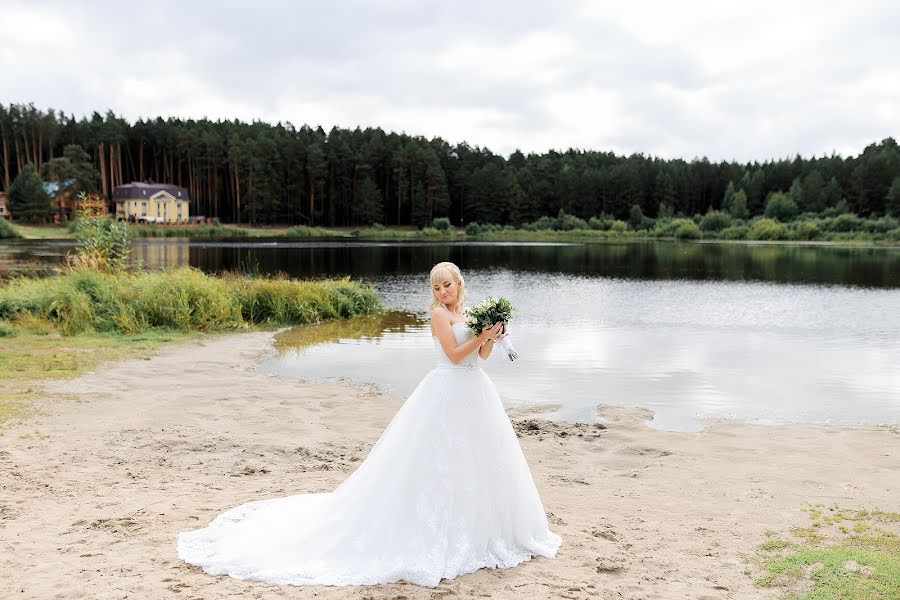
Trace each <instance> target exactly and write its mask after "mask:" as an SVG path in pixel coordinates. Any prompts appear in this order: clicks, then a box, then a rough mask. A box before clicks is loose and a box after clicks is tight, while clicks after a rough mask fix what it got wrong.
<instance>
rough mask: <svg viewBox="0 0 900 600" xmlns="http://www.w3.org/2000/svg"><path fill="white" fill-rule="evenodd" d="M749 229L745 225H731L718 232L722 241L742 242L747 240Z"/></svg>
mask: <svg viewBox="0 0 900 600" xmlns="http://www.w3.org/2000/svg"><path fill="white" fill-rule="evenodd" d="M749 231H750V229H749V228H748V227H747V226H746V225H732V226H731V227H726V228H725V229H723V230H722V231H720V232H719V237H720V238H721V239H723V240H743V239H746V238H747V234H748V233H749Z"/></svg>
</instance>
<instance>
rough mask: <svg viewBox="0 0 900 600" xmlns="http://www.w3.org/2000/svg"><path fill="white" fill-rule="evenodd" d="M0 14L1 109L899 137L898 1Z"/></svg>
mask: <svg viewBox="0 0 900 600" xmlns="http://www.w3.org/2000/svg"><path fill="white" fill-rule="evenodd" d="M732 4H735V3H730V2H722V1H721V0H720V1H715V2H713V1H710V2H672V1H667V2H640V1H635V0H631V1H630V2H623V1H618V2H600V1H594V2H591V1H566V0H561V1H560V0H558V1H556V2H552V1H547V0H541V1H538V0H519V1H515V2H491V1H489V0H481V1H478V2H470V1H468V0H462V1H461V0H455V1H452V2H449V1H443V2H431V1H425V0H420V1H413V0H369V1H366V2H362V1H359V2H357V1H352V2H350V1H341V0H328V1H322V2H318V1H317V2H309V1H293V2H292V1H285V2H269V1H266V0H258V1H256V2H240V3H238V2H229V1H217V2H206V1H203V2H201V1H198V0H179V1H177V2H176V1H154V2H142V3H137V2H122V1H121V0H120V1H117V2H98V1H91V0H81V1H79V2H72V1H56V2H52V1H41V0H28V1H27V2H18V1H9V0H0V102H2V103H3V104H10V103H27V102H34V103H35V105H36V106H37V107H39V108H42V109H46V108H49V107H53V108H56V109H61V110H64V111H65V112H66V113H74V114H75V115H76V116H77V117H81V116H83V115H89V114H90V113H91V112H93V111H95V110H96V111H99V112H105V111H106V110H107V109H112V110H113V111H114V112H115V113H117V114H119V115H122V116H124V117H126V118H128V119H129V120H132V121H133V120H135V119H137V118H138V117H156V116H163V117H166V116H178V117H194V118H200V117H204V116H206V117H209V118H211V119H218V118H222V119H233V118H239V119H242V120H246V121H249V120H253V119H261V120H264V121H270V122H276V121H279V120H282V121H290V122H292V123H294V124H295V125H298V126H299V125H302V124H309V125H312V126H316V125H321V126H322V127H324V128H325V129H326V131H327V130H328V129H330V128H331V127H332V126H334V125H337V126H339V127H349V128H353V127H356V126H360V127H367V126H373V127H382V128H384V129H386V130H389V131H397V132H401V131H402V132H406V133H409V134H413V135H424V136H427V137H432V136H440V137H442V138H444V139H446V140H447V141H449V142H451V143H456V142H460V141H466V142H468V143H469V144H470V145H472V146H482V147H488V148H490V149H492V150H493V151H495V152H498V153H501V154H504V155H508V154H509V153H510V152H512V151H513V150H515V149H517V148H518V149H521V150H522V151H524V152H526V153H527V152H546V151H547V150H549V149H551V148H555V149H566V148H570V147H574V148H582V149H595V150H611V151H615V152H617V153H620V154H630V153H633V152H641V153H644V154H649V155H655V156H661V157H664V158H675V157H681V158H685V159H691V158H694V157H699V156H707V157H709V158H710V159H712V160H731V159H735V160H739V161H742V162H744V161H750V160H760V161H762V160H766V159H769V158H782V157H792V156H793V155H795V154H797V153H800V154H802V155H803V156H810V155H823V154H830V153H832V152H837V153H838V154H842V155H851V154H857V153H859V152H860V151H861V150H862V149H863V148H864V147H865V146H866V145H867V144H870V143H872V142H876V141H880V140H882V139H884V138H886V137H889V136H892V137H895V138H897V137H900V2H895V1H891V0H884V1H880V2H875V1H871V0H852V1H850V2H847V1H846V0H842V1H839V2H838V1H831V0H828V1H820V2H790V1H788V0H780V1H778V2H776V1H768V0H754V1H752V2H743V3H741V5H740V6H739V7H732V6H730V5H732Z"/></svg>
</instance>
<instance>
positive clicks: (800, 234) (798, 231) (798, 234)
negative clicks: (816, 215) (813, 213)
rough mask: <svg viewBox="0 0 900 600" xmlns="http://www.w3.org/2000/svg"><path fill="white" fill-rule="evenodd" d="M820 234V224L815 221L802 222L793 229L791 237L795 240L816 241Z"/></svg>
mask: <svg viewBox="0 0 900 600" xmlns="http://www.w3.org/2000/svg"><path fill="white" fill-rule="evenodd" d="M820 233H821V232H820V231H819V224H818V223H816V222H815V221H801V222H799V223H797V224H796V226H795V227H794V228H792V229H791V232H790V236H791V239H793V240H814V239H816V238H818V237H819V234H820Z"/></svg>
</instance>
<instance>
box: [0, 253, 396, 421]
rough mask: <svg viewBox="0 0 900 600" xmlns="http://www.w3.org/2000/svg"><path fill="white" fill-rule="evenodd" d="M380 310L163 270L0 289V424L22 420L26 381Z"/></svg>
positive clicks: (321, 287) (318, 294) (349, 298)
mask: <svg viewBox="0 0 900 600" xmlns="http://www.w3.org/2000/svg"><path fill="white" fill-rule="evenodd" d="M380 310H381V304H380V301H379V299H378V296H377V295H376V293H375V292H374V290H372V289H371V288H370V287H368V286H365V285H362V284H359V283H356V282H352V281H349V280H347V279H342V280H322V281H297V280H290V279H278V278H265V277H245V276H240V275H227V276H223V277H213V276H209V275H206V274H204V273H203V272H201V271H198V270H196V269H192V268H188V267H184V268H179V269H174V270H168V271H155V272H145V271H138V272H122V273H100V272H97V271H92V270H86V269H85V270H79V271H70V272H67V273H66V274H64V275H60V276H57V277H46V278H38V277H18V278H14V279H12V280H10V281H9V282H7V283H4V284H2V285H0V423H2V422H3V421H5V420H7V419H9V418H12V417H16V416H24V415H26V414H27V412H28V406H29V400H30V399H31V398H33V397H34V395H35V394H36V393H37V392H36V391H34V390H33V389H32V387H31V386H32V385H33V382H34V381H35V380H37V379H41V378H45V377H66V376H72V375H76V374H78V373H80V372H83V371H84V370H87V369H91V368H93V367H95V366H97V365H98V364H100V363H102V362H104V361H108V360H116V359H120V358H123V357H124V356H132V355H135V354H140V353H143V352H147V351H150V350H153V349H155V348H157V347H159V346H160V345H162V344H164V343H166V342H170V341H177V340H184V339H188V338H189V337H191V336H196V335H203V334H206V333H210V332H218V331H227V330H235V329H246V328H248V327H254V326H262V327H267V326H280V325H302V324H308V323H319V322H322V321H327V320H330V319H342V318H347V317H353V316H356V315H365V314H373V313H376V312H378V311H380Z"/></svg>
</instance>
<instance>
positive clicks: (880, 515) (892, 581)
mask: <svg viewBox="0 0 900 600" xmlns="http://www.w3.org/2000/svg"><path fill="white" fill-rule="evenodd" d="M806 512H807V514H808V515H809V519H810V523H809V526H808V527H799V528H795V529H793V530H791V532H790V534H789V535H783V536H779V535H778V534H777V533H776V532H774V531H770V532H767V535H768V536H769V537H770V539H769V541H767V542H765V543H763V544H762V545H760V547H759V548H758V549H757V552H756V555H755V556H754V557H753V559H752V562H753V563H754V564H755V566H757V567H758V568H759V569H761V570H762V572H763V575H762V576H760V577H759V578H758V579H757V580H756V583H757V584H758V585H760V586H762V587H768V588H778V589H781V590H782V591H784V592H785V594H786V597H787V598H793V599H796V600H806V599H809V600H812V599H814V598H841V599H842V600H875V599H879V598H881V599H884V600H887V599H889V598H900V513H895V512H884V511H878V510H870V511H866V510H843V509H841V508H839V507H837V506H830V507H824V506H822V505H816V506H813V507H810V508H808V509H806Z"/></svg>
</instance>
